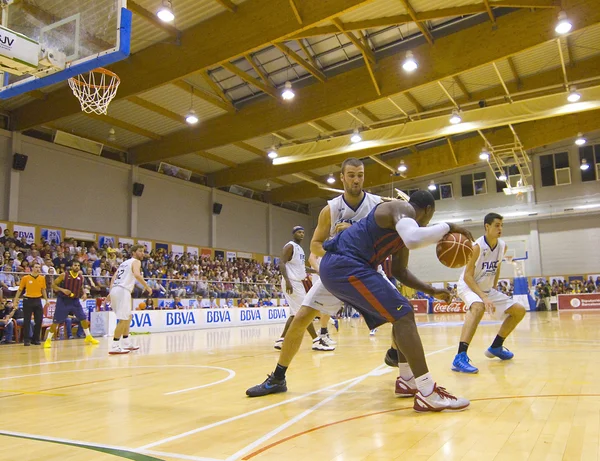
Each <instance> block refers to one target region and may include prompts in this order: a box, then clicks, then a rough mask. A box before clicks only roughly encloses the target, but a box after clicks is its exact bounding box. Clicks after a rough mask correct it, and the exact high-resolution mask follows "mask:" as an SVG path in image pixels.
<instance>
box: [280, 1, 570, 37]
mask: <svg viewBox="0 0 600 461" xmlns="http://www.w3.org/2000/svg"><path fill="white" fill-rule="evenodd" d="M494 6H496V7H510V8H558V7H559V5H557V3H556V1H555V0H531V1H522V2H518V1H510V0H506V1H504V0H500V1H498V2H494ZM485 12H486V7H485V5H484V4H479V5H465V6H456V7H450V8H441V9H437V10H430V11H422V12H419V13H415V17H416V18H417V21H420V22H423V21H431V20H434V19H444V18H449V17H453V16H465V15H470V14H479V13H485ZM407 22H413V19H412V18H411V17H410V15H408V14H398V15H395V16H386V17H384V18H375V19H364V20H362V21H352V22H346V23H344V30H364V29H375V28H378V27H391V26H397V25H400V24H406V23H407ZM337 31H338V29H337V27H335V26H329V25H328V26H317V27H312V28H309V29H306V30H303V31H302V32H298V33H297V34H295V35H292V36H291V38H294V39H298V38H308V37H318V36H321V35H331V34H335V33H336V32H337Z"/></svg>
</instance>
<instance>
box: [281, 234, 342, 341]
mask: <svg viewBox="0 0 600 461" xmlns="http://www.w3.org/2000/svg"><path fill="white" fill-rule="evenodd" d="M292 235H293V237H294V239H293V240H290V241H289V242H288V243H286V244H285V246H284V247H283V252H282V254H281V260H280V261H279V269H280V271H281V288H282V289H283V296H284V297H285V300H286V301H287V303H288V306H290V316H289V318H288V319H287V322H286V323H285V327H284V328H283V332H282V333H281V337H280V338H279V339H278V340H277V341H275V346H274V347H275V349H281V345H282V344H283V338H285V334H286V333H287V330H288V328H289V327H290V325H291V323H292V321H293V320H294V316H295V315H296V314H297V313H298V311H299V310H300V307H302V300H303V299H304V296H306V288H304V282H305V281H306V261H305V259H306V258H305V255H304V249H303V248H302V247H301V246H300V244H301V243H302V240H304V228H303V227H302V226H295V227H294V228H293V229H292ZM306 330H307V331H308V333H309V334H310V336H311V337H312V339H313V349H314V350H318V351H321V350H324V351H332V350H334V349H335V348H334V347H331V346H328V345H326V344H321V341H320V339H319V337H318V335H317V332H316V331H315V327H314V325H313V324H312V323H311V324H310V325H309V326H308V327H307V328H306Z"/></svg>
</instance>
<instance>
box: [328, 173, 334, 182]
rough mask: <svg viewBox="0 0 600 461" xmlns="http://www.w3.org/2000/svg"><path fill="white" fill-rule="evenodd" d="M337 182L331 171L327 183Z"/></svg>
mask: <svg viewBox="0 0 600 461" xmlns="http://www.w3.org/2000/svg"><path fill="white" fill-rule="evenodd" d="M334 182H335V178H334V177H333V173H329V177H328V178H327V184H333V183H334Z"/></svg>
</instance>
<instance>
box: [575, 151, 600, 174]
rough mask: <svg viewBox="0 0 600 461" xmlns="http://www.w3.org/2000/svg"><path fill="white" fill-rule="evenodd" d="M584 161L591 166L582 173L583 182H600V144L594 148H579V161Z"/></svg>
mask: <svg viewBox="0 0 600 461" xmlns="http://www.w3.org/2000/svg"><path fill="white" fill-rule="evenodd" d="M583 159H585V161H586V162H587V164H588V165H589V166H590V167H589V168H588V169H587V170H580V171H581V180H582V181H583V182H586V181H600V144H596V145H594V146H585V147H580V148H579V161H580V162H581V161H582V160H583Z"/></svg>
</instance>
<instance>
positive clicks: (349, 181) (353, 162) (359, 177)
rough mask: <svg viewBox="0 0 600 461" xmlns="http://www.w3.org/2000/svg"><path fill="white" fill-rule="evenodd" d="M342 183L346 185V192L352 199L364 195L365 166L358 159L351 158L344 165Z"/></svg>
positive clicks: (341, 174) (341, 175) (341, 176)
mask: <svg viewBox="0 0 600 461" xmlns="http://www.w3.org/2000/svg"><path fill="white" fill-rule="evenodd" d="M340 181H342V184H343V185H344V192H345V193H346V194H348V195H350V196H352V197H359V196H360V195H361V194H362V189H363V184H364V182H365V165H364V164H363V162H362V161H361V160H359V159H357V158H354V157H350V158H347V159H346V160H344V162H343V163H342V172H341V173H340Z"/></svg>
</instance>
